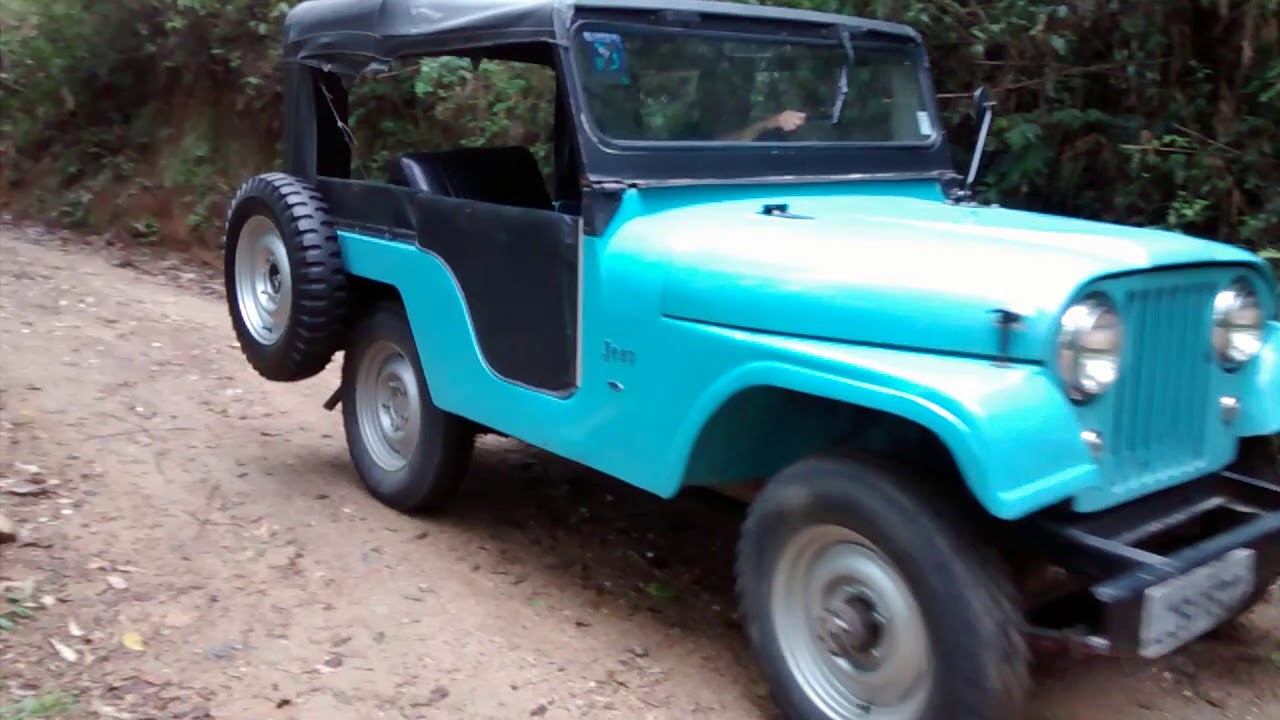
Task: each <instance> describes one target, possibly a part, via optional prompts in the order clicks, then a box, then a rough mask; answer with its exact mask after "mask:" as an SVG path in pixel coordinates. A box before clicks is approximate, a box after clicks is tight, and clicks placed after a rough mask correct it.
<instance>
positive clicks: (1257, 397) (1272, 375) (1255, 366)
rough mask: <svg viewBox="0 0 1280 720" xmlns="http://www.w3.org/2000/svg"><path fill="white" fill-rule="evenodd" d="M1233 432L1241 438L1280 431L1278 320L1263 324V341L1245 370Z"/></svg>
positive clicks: (1279, 341) (1279, 323) (1279, 335)
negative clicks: (1247, 376) (1246, 377)
mask: <svg viewBox="0 0 1280 720" xmlns="http://www.w3.org/2000/svg"><path fill="white" fill-rule="evenodd" d="M1249 372H1250V373H1251V374H1252V378H1251V382H1250V383H1249V389H1248V390H1247V391H1246V392H1245V393H1244V397H1242V398H1240V417H1239V418H1238V419H1237V420H1236V432H1237V433H1239V434H1240V436H1241V437H1251V436H1254V435H1274V434H1275V433H1280V322H1276V321H1274V320H1273V321H1271V322H1269V323H1267V340H1266V343H1265V344H1264V345H1263V346H1262V352H1261V353H1259V354H1258V357H1256V358H1254V360H1253V363H1252V364H1251V367H1250V369H1249Z"/></svg>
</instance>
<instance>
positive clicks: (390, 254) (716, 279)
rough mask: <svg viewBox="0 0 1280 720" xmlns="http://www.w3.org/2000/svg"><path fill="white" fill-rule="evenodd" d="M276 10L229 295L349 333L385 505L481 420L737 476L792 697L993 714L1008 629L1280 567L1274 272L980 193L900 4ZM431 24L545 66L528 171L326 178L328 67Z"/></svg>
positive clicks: (601, 450)
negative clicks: (543, 139) (864, 12)
mask: <svg viewBox="0 0 1280 720" xmlns="http://www.w3.org/2000/svg"><path fill="white" fill-rule="evenodd" d="M284 35H285V37H284V56H285V63H284V72H285V88H284V98H285V109H286V117H285V128H286V131H285V146H284V151H285V152H284V162H285V167H284V172H283V173H272V174H266V175H262V176H259V177H255V178H252V179H250V180H248V181H247V182H246V183H245V184H244V185H243V186H242V187H241V189H240V191H239V192H238V194H237V195H236V197H235V200H234V204H233V207H232V209H231V211H230V214H229V218H228V227H227V235H226V288H227V299H228V304H229V306H230V314H231V318H232V320H233V324H234V328H235V332H236V334H237V337H238V338H239V342H240V344H241V346H242V347H243V349H244V353H245V355H246V356H247V358H248V361H249V362H250V363H251V364H252V366H253V367H254V368H255V369H256V370H257V372H258V373H260V374H261V375H262V376H263V377H264V378H266V379H268V380H273V381H279V382H293V381H299V380H303V379H306V378H310V377H313V376H315V375H316V374H318V373H319V372H321V370H323V369H324V368H325V367H326V365H327V364H328V363H329V361H330V360H331V358H332V357H333V356H334V355H335V354H336V353H337V352H338V351H339V350H341V351H343V365H342V381H341V386H340V388H339V389H338V391H337V392H336V393H335V394H334V396H333V398H332V399H331V400H330V401H329V403H328V404H327V407H328V408H329V409H331V410H332V409H333V408H335V407H337V405H338V404H341V406H342V413H343V418H344V422H345V427H346V435H347V444H348V446H349V448H350V454H351V460H352V463H353V464H354V466H355V469H356V471H357V472H358V474H359V476H360V478H361V479H362V480H363V482H364V484H365V485H366V486H367V488H368V490H369V492H370V493H372V494H373V495H374V496H375V497H376V498H377V499H378V500H380V501H381V502H383V503H385V504H387V505H388V506H390V507H392V508H395V509H397V510H400V511H405V512H415V511H431V510H437V509H439V508H441V507H442V506H444V505H445V504H446V502H447V501H448V500H449V499H450V497H451V496H452V495H453V494H454V492H455V491H456V490H457V489H458V486H459V484H460V483H461V482H462V481H463V478H464V476H465V475H466V473H467V468H468V461H469V458H470V455H471V452H472V447H473V442H474V438H475V436H476V435H477V434H480V433H496V434H501V435H506V436H510V437H512V438H518V439H519V440H522V441H524V442H526V443H530V444H532V445H534V446H537V447H540V448H543V449H545V450H547V451H549V452H551V453H555V454H557V455H559V456H563V457H565V458H569V459H572V460H574V461H577V462H579V463H582V464H584V465H586V466H589V467H592V468H595V469H597V470H599V471H602V472H604V473H607V474H609V475H612V476H616V477H617V478H620V479H621V480H622V481H624V482H627V483H630V484H632V485H635V486H637V487H639V488H643V489H645V490H648V491H650V492H652V493H654V494H656V495H659V496H662V497H672V496H674V495H676V494H677V493H679V492H680V491H681V490H682V489H685V488H690V487H695V486H702V487H714V488H720V489H724V490H726V491H727V492H731V493H733V494H735V495H737V496H739V497H742V498H745V499H746V500H748V501H749V503H750V506H749V509H748V511H747V519H746V522H745V524H744V526H743V528H742V535H741V545H740V551H739V558H738V563H737V568H736V572H737V575H738V587H739V592H740V600H741V611H742V616H743V619H744V625H745V628H746V631H747V634H748V636H749V638H750V641H751V643H752V645H753V647H754V650H755V652H756V657H757V660H758V662H759V665H760V667H761V668H762V670H763V672H764V674H765V675H766V677H767V678H768V681H769V684H770V688H771V696H772V698H773V699H774V701H775V702H776V703H777V705H778V706H779V708H780V709H781V710H782V712H783V713H784V714H785V715H786V716H787V717H789V718H798V719H803V720H848V719H852V718H873V719H876V720H880V719H892V720H925V719H931V718H945V719H946V720H972V719H977V718H1013V717H1016V716H1017V715H1018V713H1019V708H1020V707H1021V706H1022V704H1023V698H1024V696H1025V694H1026V689H1027V686H1028V684H1029V680H1028V672H1027V666H1028V662H1029V660H1028V658H1029V651H1028V648H1029V647H1031V646H1032V645H1033V643H1035V642H1036V641H1045V642H1048V641H1052V642H1055V643H1061V644H1067V645H1069V646H1072V647H1074V648H1077V649H1079V648H1083V649H1087V650H1091V651H1094V652H1099V653H1118V654H1136V655H1140V656H1143V657H1149V658H1150V657H1156V656H1160V655H1164V654H1166V653H1169V652H1170V651H1172V650H1174V649H1176V648H1178V647H1179V646H1181V645H1183V644H1185V643H1187V642H1189V641H1191V640H1193V639H1194V638H1196V637H1199V636H1201V635H1203V634H1204V633H1206V632H1207V631H1209V630H1211V629H1212V628H1214V627H1216V626H1218V625H1220V624H1222V623H1224V622H1227V621H1229V620H1230V619H1232V618H1234V617H1235V616H1237V615H1239V614H1240V613H1242V612H1244V611H1245V610H1246V609H1247V608H1248V607H1250V606H1251V605H1253V604H1254V603H1256V602H1258V601H1259V600H1260V599H1261V598H1262V597H1263V596H1264V594H1265V592H1266V590H1267V588H1268V587H1269V585H1271V584H1272V582H1273V581H1274V579H1275V578H1276V576H1277V573H1278V572H1280V479H1278V478H1277V473H1276V464H1275V454H1274V450H1273V448H1272V446H1271V444H1270V442H1271V441H1270V435H1271V434H1273V433H1276V432H1277V431H1280V322H1277V292H1276V279H1275V276H1274V273H1273V271H1272V270H1271V269H1270V268H1269V267H1268V266H1267V265H1266V264H1265V263H1264V262H1262V261H1261V260H1260V258H1258V257H1257V256H1255V255H1253V254H1250V253H1248V252H1245V251H1244V250H1241V249H1238V248H1234V247H1230V246H1228V245H1226V244H1221V243H1216V242H1210V241H1207V240H1200V239H1194V238H1190V237H1185V236H1182V235H1178V234H1173V233H1169V232H1161V231H1156V230H1149V229H1138V228H1132V227H1122V226H1117V225H1108V224H1102V223H1096V222H1086V221H1083V220H1076V219H1069V218H1062V217H1050V216H1046V215H1039V214H1034V213H1030V212H1019V211H1014V210H1009V209H1001V208H998V207H989V206H983V205H978V204H976V203H974V202H973V201H972V198H971V193H970V191H969V188H970V187H971V185H972V182H973V170H974V169H975V168H976V166H977V158H980V157H981V147H979V149H978V152H977V153H976V154H975V161H974V164H973V166H972V167H971V168H970V169H969V172H968V174H967V176H966V177H963V178H962V177H959V176H958V175H956V174H955V173H954V172H953V170H952V163H951V160H950V157H949V151H948V145H947V143H946V141H945V137H944V133H943V129H942V121H941V117H940V115H939V112H938V108H937V106H936V104H935V97H934V96H935V92H934V88H933V86H932V83H931V80H930V70H929V62H928V57H927V53H926V48H925V45H924V43H923V42H922V40H921V37H920V35H919V34H918V33H916V32H915V31H913V30H912V29H911V28H908V27H904V26H902V25H896V24H891V23H886V22H879V21H873V20H866V19H861V18H855V17H844V16H837V15H828V14H820V13H813V12H799V11H792V10H784V9H778V8H768V7H758V6H748V5H737V4H726V3H714V2H702V1H701V0H668V1H667V2H657V1H656V0H580V1H576V2H571V1H570V0H489V1H487V2H482V3H461V2H450V1H448V0H307V1H306V2H302V3H301V4H299V5H298V6H297V7H296V8H294V9H293V11H292V12H291V13H290V14H289V16H288V19H287V21H286V23H285V27H284ZM440 56H454V57H460V58H469V59H472V60H476V61H478V60H481V59H497V60H503V61H515V62H524V63H534V64H537V65H542V66H544V67H545V68H550V70H551V71H553V72H554V75H555V78H556V80H557V95H556V100H555V104H556V122H555V128H554V137H555V143H554V148H553V150H552V152H551V153H550V155H551V158H552V160H551V162H550V164H551V165H553V166H554V167H553V168H552V173H551V175H552V177H551V180H550V181H549V182H548V181H546V180H545V179H544V176H543V173H542V172H541V171H540V167H539V164H538V162H537V161H536V160H535V156H534V155H533V153H532V152H531V151H530V150H529V149H528V148H525V147H483V148H470V147H468V148H452V149H446V150H435V151H431V152H422V151H413V149H412V148H405V150H406V152H405V153H404V154H403V155H400V156H398V157H396V158H395V159H394V160H393V161H392V162H391V163H390V164H389V166H388V167H387V168H386V170H385V175H384V176H383V177H374V178H361V179H353V177H352V175H353V173H352V166H353V162H352V153H353V139H352V138H351V137H350V132H351V131H350V129H349V127H348V118H349V111H350V104H351V95H350V93H349V90H350V88H351V85H352V83H353V82H354V81H355V80H356V79H357V78H358V77H360V76H362V75H366V74H369V73H370V72H371V71H376V70H380V69H383V68H386V67H389V66H390V64H391V63H394V62H396V61H401V60H404V59H405V58H421V57H440ZM976 100H977V103H976V105H977V108H976V110H977V119H978V120H979V121H980V124H981V127H982V128H983V134H984V135H985V131H986V129H987V127H988V126H989V125H988V121H989V120H990V117H991V112H992V109H991V102H990V100H989V99H988V97H987V95H986V94H985V92H982V91H980V92H979V93H977V95H976Z"/></svg>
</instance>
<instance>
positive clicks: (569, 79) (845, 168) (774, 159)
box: [557, 0, 960, 188]
mask: <svg viewBox="0 0 1280 720" xmlns="http://www.w3.org/2000/svg"><path fill="white" fill-rule="evenodd" d="M601 2H603V0H601ZM733 7H734V8H737V7H744V8H753V7H756V6H750V5H742V6H733ZM797 12H798V11H797ZM829 17H830V18H834V20H831V21H828V19H829ZM829 17H828V16H825V15H824V16H821V19H822V22H818V21H813V20H810V19H809V18H808V15H797V16H796V18H795V19H792V17H791V16H788V17H785V18H772V17H770V18H760V17H754V16H752V17H743V16H739V15H733V14H725V13H710V12H704V13H689V12H675V11H665V10H658V9H652V10H644V11H639V10H635V9H616V8H596V7H592V8H589V9H588V8H585V7H582V6H575V8H574V10H573V12H571V13H566V14H565V15H564V16H563V17H562V22H561V24H559V25H558V26H557V28H558V29H557V38H558V40H557V45H558V46H559V50H558V56H557V57H558V60H557V65H558V67H559V69H560V70H559V72H560V73H561V86H562V89H563V91H564V95H565V102H566V103H567V105H568V108H569V109H570V110H571V113H570V115H571V118H572V119H571V122H572V125H573V128H574V132H575V134H576V140H577V142H576V146H577V147H576V149H577V155H578V157H579V158H580V161H581V163H582V167H581V179H582V182H583V183H584V185H583V186H584V188H593V187H594V188H624V187H658V186H676V185H697V184H707V183H714V184H735V185H737V184H795V183H812V182H822V183H825V182H845V181H861V180H886V181H891V180H927V181H929V182H937V183H941V184H942V185H944V186H945V185H946V184H947V183H949V182H953V181H954V180H955V179H956V178H959V177H960V176H959V175H958V174H957V172H956V170H955V167H954V165H953V161H952V157H951V147H950V144H949V142H948V141H947V129H946V126H945V125H943V124H942V122H941V114H940V112H939V111H938V105H937V97H936V89H935V87H934V84H933V76H932V68H931V66H930V63H929V55H928V52H927V48H926V46H925V43H924V39H923V38H922V37H921V36H920V35H919V34H918V33H914V32H911V31H910V28H907V27H906V26H898V25H892V24H886V25H884V27H881V25H882V24H881V23H879V22H877V21H869V20H866V19H864V18H859V17H854V16H829ZM601 26H609V27H628V26H630V27H638V28H640V29H644V30H648V29H657V30H666V31H682V30H690V31H697V32H713V33H727V34H728V35H730V36H732V37H734V38H735V39H739V40H741V39H747V40H751V39H764V40H786V41H793V42H800V41H804V40H816V41H819V42H827V43H840V42H842V40H841V33H842V32H848V33H849V34H850V36H851V40H852V41H872V40H874V41H877V42H879V41H887V42H892V43H894V44H895V46H899V47H902V48H903V49H904V51H905V52H907V53H909V54H911V55H912V56H913V58H914V60H915V64H916V68H917V71H918V72H919V73H920V81H919V82H920V85H921V90H922V92H923V93H924V96H925V97H924V103H925V108H926V109H927V110H928V112H929V114H930V117H931V118H932V119H933V121H934V128H935V133H936V135H937V137H936V139H935V141H934V142H933V143H932V144H929V145H899V144H888V143H870V144H867V143H830V142H826V143H816V144H815V143H808V142H804V143H802V142H783V143H774V142H758V141H751V142H695V143H688V142H672V143H655V142H652V141H643V140H640V141H625V140H624V141H611V140H609V139H608V138H606V137H604V136H603V135H601V134H600V132H599V131H598V130H597V129H596V127H595V126H594V124H593V121H592V120H590V119H589V115H590V113H589V112H588V108H587V106H586V98H585V88H584V86H583V83H582V77H583V76H582V74H581V73H582V72H583V68H582V67H581V66H580V59H579V53H578V52H576V51H575V49H574V47H573V43H574V38H575V37H577V33H578V32H579V31H580V30H581V29H582V28H583V27H601Z"/></svg>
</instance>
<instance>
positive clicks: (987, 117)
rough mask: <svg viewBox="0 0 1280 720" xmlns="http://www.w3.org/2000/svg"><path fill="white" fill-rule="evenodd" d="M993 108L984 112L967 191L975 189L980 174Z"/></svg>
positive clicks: (965, 185) (988, 108) (965, 183)
mask: <svg viewBox="0 0 1280 720" xmlns="http://www.w3.org/2000/svg"><path fill="white" fill-rule="evenodd" d="M991 114H992V113H991V108H990V106H988V107H987V108H985V112H983V113H982V128H981V129H980V130H978V146H977V148H975V149H974V151H973V160H971V161H970V162H969V176H968V177H966V178H965V181H964V189H965V192H972V191H973V181H974V180H975V179H976V178H977V176H978V165H979V164H981V163H982V150H983V148H985V147H986V145H987V133H988V132H990V130H991Z"/></svg>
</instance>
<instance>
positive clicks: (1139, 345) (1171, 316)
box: [1106, 276, 1217, 493]
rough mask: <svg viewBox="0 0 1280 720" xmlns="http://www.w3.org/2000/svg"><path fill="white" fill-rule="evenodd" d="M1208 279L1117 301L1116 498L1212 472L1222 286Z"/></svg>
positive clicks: (1133, 292)
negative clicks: (1213, 337) (1213, 344)
mask: <svg viewBox="0 0 1280 720" xmlns="http://www.w3.org/2000/svg"><path fill="white" fill-rule="evenodd" d="M1202 278H1203V276H1201V278H1197V281H1196V282H1183V283H1179V284H1172V283H1162V284H1154V285H1151V286H1148V287H1141V288H1134V289H1130V290H1127V291H1126V292H1124V293H1123V294H1122V295H1121V297H1120V298H1118V300H1119V301H1120V303H1121V313H1122V315H1123V317H1124V318H1125V338H1124V346H1125V359H1124V361H1123V362H1124V364H1123V366H1122V367H1121V374H1120V379H1119V380H1118V381H1117V382H1116V385H1115V387H1114V388H1113V391H1114V393H1115V396H1114V400H1113V404H1112V412H1111V437H1110V439H1109V440H1108V441H1107V444H1106V447H1107V448H1108V451H1107V452H1108V455H1109V457H1108V459H1109V462H1107V463H1106V465H1108V466H1109V467H1108V469H1109V470H1110V472H1109V473H1108V474H1109V475H1110V477H1111V478H1112V491H1113V492H1117V493H1126V492H1130V491H1133V490H1136V489H1138V488H1140V487H1143V486H1148V485H1163V484H1166V483H1167V482H1170V481H1177V480H1179V479H1181V478H1182V477H1186V476H1190V475H1194V474H1198V473H1200V472H1203V471H1204V470H1206V469H1207V465H1208V463H1209V455H1210V454H1211V453H1209V452H1208V448H1207V447H1206V442H1207V432H1208V430H1209V428H1208V423H1209V422H1211V421H1212V420H1213V419H1215V418H1216V414H1215V413H1214V411H1213V404H1212V399H1211V398H1212V389H1211V387H1210V381H1211V379H1212V372H1213V362H1214V361H1213V356H1212V352H1211V350H1210V332H1211V329H1212V321H1211V317H1210V313H1211V307H1212V303H1213V296H1214V293H1215V292H1216V289H1217V285H1216V284H1215V283H1213V282H1204V281H1203V280H1202ZM1175 476H1176V477H1175Z"/></svg>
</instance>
